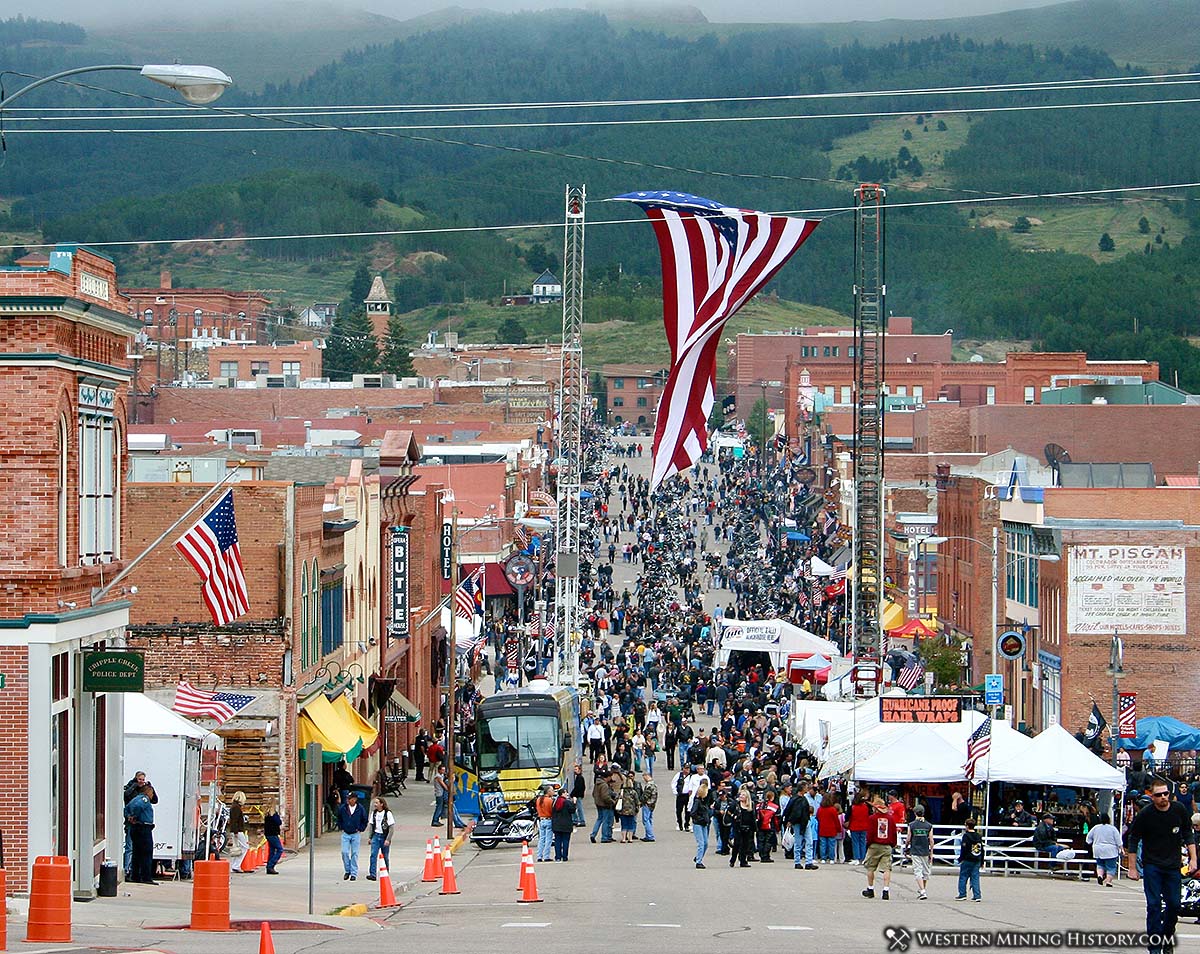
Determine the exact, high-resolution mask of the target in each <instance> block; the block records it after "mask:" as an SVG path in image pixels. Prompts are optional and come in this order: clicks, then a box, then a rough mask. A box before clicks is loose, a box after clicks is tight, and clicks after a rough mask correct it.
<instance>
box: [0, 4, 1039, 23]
mask: <svg viewBox="0 0 1200 954" xmlns="http://www.w3.org/2000/svg"><path fill="white" fill-rule="evenodd" d="M306 5H308V4H306ZM450 5H451V4H449V3H447V2H446V0H441V2H439V0H361V2H346V0H334V2H333V3H332V4H331V6H347V7H358V8H361V9H367V10H370V11H373V12H375V13H381V14H384V15H386V16H390V17H395V18H396V19H408V18H409V17H413V16H419V15H421V14H424V13H429V12H431V11H434V10H440V9H444V8H445V7H447V6H450ZM457 5H458V6H461V7H466V8H474V9H479V8H485V9H489V10H500V11H514V10H533V9H546V8H549V7H582V6H586V5H594V6H600V7H603V6H605V5H609V6H613V5H615V6H627V5H632V4H630V3H628V2H626V0H613V2H611V3H609V2H607V0H606V2H595V3H591V4H589V3H588V2H587V0H575V2H572V0H544V2H543V0H538V2H531V0H460V2H459V3H458V4H457ZM663 5H668V4H663ZM685 5H690V6H693V7H698V8H699V9H700V10H701V11H702V12H703V13H704V15H705V16H706V17H707V18H708V19H710V20H713V21H722V22H730V21H732V22H748V21H757V22H792V23H797V22H799V23H811V22H829V21H834V20H838V21H841V20H880V19H888V18H892V17H895V18H901V19H910V20H911V19H928V18H941V17H956V16H969V15H971V14H976V13H995V12H998V11H1001V10H1015V9H1023V8H1026V7H1039V6H1046V5H1047V3H1046V0H860V2H859V3H856V4H852V5H848V6H839V5H835V4H830V3H829V2H828V0H699V2H694V3H690V4H685ZM262 7H263V4H262V3H258V2H249V0H206V2H205V3H203V4H201V5H199V6H198V5H197V4H195V3H194V2H192V0H158V2H156V3H154V4H153V6H152V7H151V8H149V9H151V10H152V11H153V12H152V13H147V9H148V8H147V5H146V3H145V0H58V2H57V3H55V4H54V5H53V6H52V7H47V6H46V4H45V2H44V0H7V2H6V3H5V4H4V9H5V12H4V13H3V14H0V16H15V15H16V14H18V13H23V14H24V15H25V16H29V17H40V18H43V19H53V20H71V21H73V22H76V23H82V24H84V25H85V26H93V25H99V24H101V23H103V22H104V21H111V20H113V19H120V20H123V21H128V20H131V19H143V18H147V17H150V18H153V19H155V20H159V19H162V18H163V17H164V16H167V17H170V16H173V15H174V11H176V10H178V11H180V12H182V13H184V14H185V16H187V17H188V18H189V19H190V18H194V17H198V16H199V17H203V16H205V15H207V14H215V15H221V14H223V13H228V12H230V11H240V12H243V13H251V12H253V11H256V10H261V9H262Z"/></svg>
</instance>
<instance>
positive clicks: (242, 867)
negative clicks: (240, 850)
mask: <svg viewBox="0 0 1200 954" xmlns="http://www.w3.org/2000/svg"><path fill="white" fill-rule="evenodd" d="M255 854H256V852H255V851H254V849H253V848H247V849H246V853H245V854H244V855H242V863H241V864H239V865H238V871H253V870H254V868H255V867H256V866H255V864H254V856H255Z"/></svg>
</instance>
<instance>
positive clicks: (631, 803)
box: [615, 772, 638, 845]
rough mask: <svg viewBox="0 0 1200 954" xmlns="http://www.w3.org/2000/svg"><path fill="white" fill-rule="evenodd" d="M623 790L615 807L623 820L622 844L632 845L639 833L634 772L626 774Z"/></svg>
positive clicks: (622, 783)
mask: <svg viewBox="0 0 1200 954" xmlns="http://www.w3.org/2000/svg"><path fill="white" fill-rule="evenodd" d="M620 784H621V790H620V793H619V794H618V795H617V804H616V806H615V808H616V812H617V817H618V818H619V819H620V820H621V844H623V845H632V844H633V841H634V835H635V834H636V833H637V814H638V797H637V787H636V786H635V785H634V782H633V772H626V773H625V775H624V778H623V779H622V781H621V783H620Z"/></svg>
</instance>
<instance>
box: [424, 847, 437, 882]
mask: <svg viewBox="0 0 1200 954" xmlns="http://www.w3.org/2000/svg"><path fill="white" fill-rule="evenodd" d="M437 879H438V873H437V864H436V863H435V862H434V860H433V839H432V838H426V839H425V870H424V871H423V872H422V873H421V880H422V881H437Z"/></svg>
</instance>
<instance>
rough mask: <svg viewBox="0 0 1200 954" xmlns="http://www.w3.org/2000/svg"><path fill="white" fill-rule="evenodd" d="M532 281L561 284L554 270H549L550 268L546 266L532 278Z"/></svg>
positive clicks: (543, 283) (535, 282)
mask: <svg viewBox="0 0 1200 954" xmlns="http://www.w3.org/2000/svg"><path fill="white" fill-rule="evenodd" d="M533 283H534V284H535V285H561V284H562V282H560V281H559V280H558V279H557V278H556V277H555V275H554V272H552V271H550V269H548V268H547V269H546V270H545V271H544V272H542V274H540V275H539V276H538V277H537V278H535V279H534V280H533Z"/></svg>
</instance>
